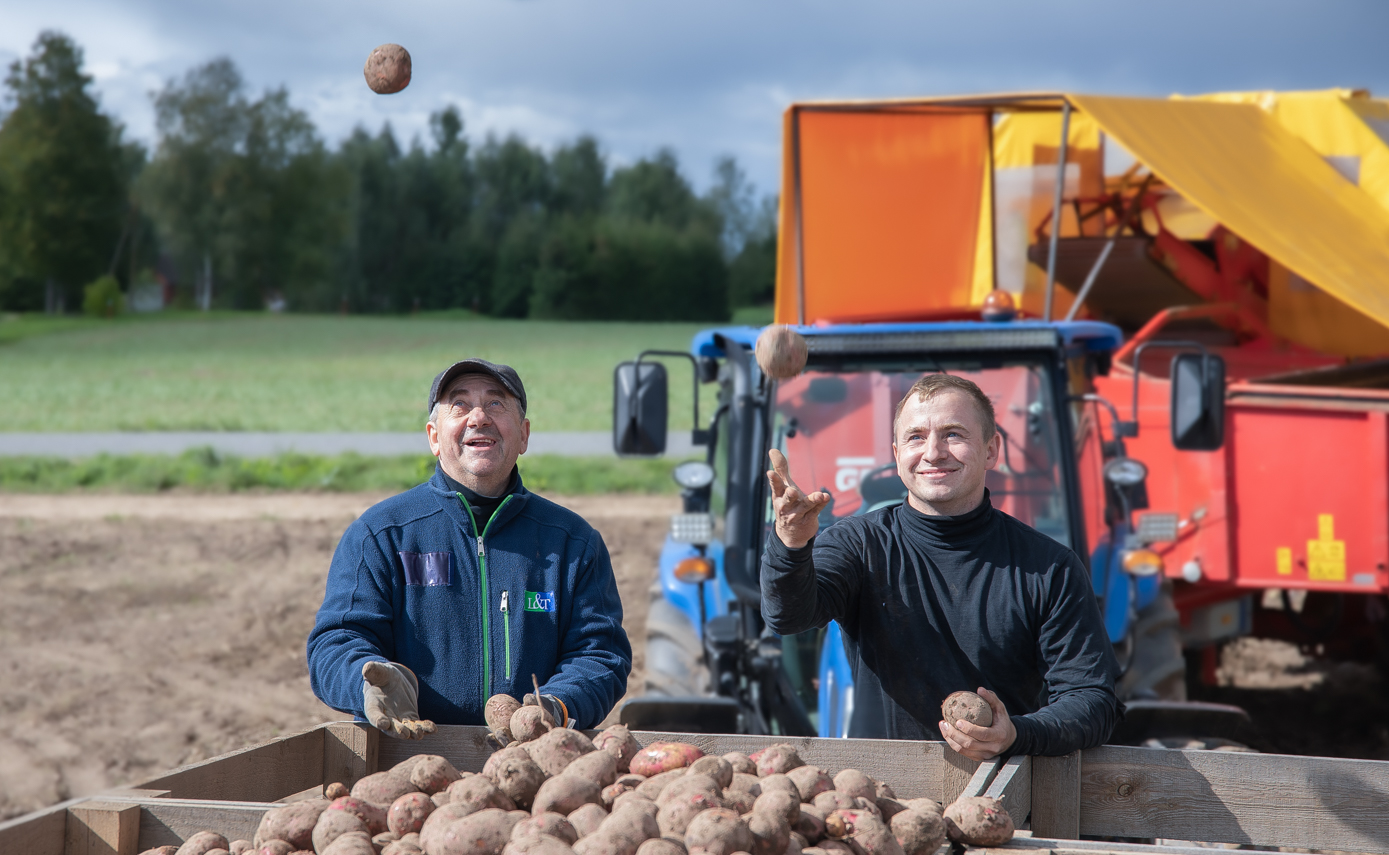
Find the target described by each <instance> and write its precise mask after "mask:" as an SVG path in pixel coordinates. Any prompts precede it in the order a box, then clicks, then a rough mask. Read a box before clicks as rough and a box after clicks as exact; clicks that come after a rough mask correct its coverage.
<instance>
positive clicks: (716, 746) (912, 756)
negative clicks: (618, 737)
mask: <svg viewBox="0 0 1389 855" xmlns="http://www.w3.org/2000/svg"><path fill="white" fill-rule="evenodd" d="M595 732H596V731H588V733H589V735H590V736H591V735H593V733H595ZM632 735H633V736H634V737H636V740H637V742H639V743H641V744H642V745H649V744H651V743H652V742H659V741H679V742H689V743H691V744H694V745H697V746H699V747H700V748H701V749H702V750H703V751H704V752H705V753H706V754H725V753H727V752H729V751H741V752H743V753H744V754H751V753H752V752H754V751H757V750H758V749H761V748H765V747H767V746H768V745H775V744H777V743H781V742H784V743H787V744H789V745H791V746H792V747H793V748H795V749H796V752H797V753H798V754H799V755H800V757H801V759H802V760H804V761H805V762H806V763H809V764H811V765H814V766H819V767H820V768H822V769H825V770H827V771H829V772H831V773H833V772H838V771H839V770H841V769H849V768H853V769H858V770H860V771H861V772H863V773H864V774H866V775H868V776H870V777H872V778H875V779H877V780H880V781H886V782H887V783H888V784H891V785H892V789H893V790H894V791H895V792H896V793H897V796H898V798H903V799H915V798H931V799H936V800H937V801H944V802H945V803H947V804H948V803H949V802H951V801H954V799H955V796H957V795H959V792H960V790H962V789H964V787H965V785H966V784H968V783H969V779H970V778H971V777H972V776H973V775H974V770H975V768H976V767H977V766H978V763H977V762H976V761H974V760H969V759H966V758H964V757H961V756H960V755H959V754H955V752H953V751H949V750H948V749H947V748H946V745H945V743H944V742H908V741H898V740H886V739H818V738H811V737H777V736H737V735H731V734H702V733H658V732H654V731H635V732H634V733H633V734H632ZM495 750H496V746H495V744H494V743H492V742H491V741H490V740H489V739H488V738H487V728H485V727H471V726H464V725H440V727H439V730H438V732H437V733H434V734H431V735H429V736H426V737H424V738H423V739H420V740H409V741H407V740H401V739H393V738H391V737H389V736H387V737H382V739H381V740H380V743H379V748H378V761H379V762H378V766H377V768H378V770H379V769H389V768H391V767H392V766H394V765H395V764H397V763H399V762H400V761H402V760H404V759H405V758H407V757H411V756H413V755H415V754H438V755H440V756H443V757H445V758H447V759H448V761H449V762H450V763H452V764H453V765H454V766H456V767H458V769H460V770H461V771H465V772H480V771H482V765H483V763H485V762H487V758H488V757H489V756H491V754H492V752H493V751H495ZM948 754H953V755H954V759H953V760H948V759H947V755H948ZM947 795H949V798H946V796H947Z"/></svg>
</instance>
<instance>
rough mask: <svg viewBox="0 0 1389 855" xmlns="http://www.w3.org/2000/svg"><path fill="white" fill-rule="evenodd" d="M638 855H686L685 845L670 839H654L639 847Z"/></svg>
mask: <svg viewBox="0 0 1389 855" xmlns="http://www.w3.org/2000/svg"><path fill="white" fill-rule="evenodd" d="M637 855H685V844H683V843H680V842H678V841H676V840H672V839H670V838H668V837H653V838H652V839H650V840H647V841H645V842H643V843H642V845H640V846H638V847H637Z"/></svg>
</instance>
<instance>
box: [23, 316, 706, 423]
mask: <svg viewBox="0 0 1389 855" xmlns="http://www.w3.org/2000/svg"><path fill="white" fill-rule="evenodd" d="M702 326H705V325H699V324H653V323H579V322H546V321H508V320H494V319H490V318H481V317H478V316H474V315H471V314H465V313H457V314H444V315H440V314H432V315H418V316H407V317H402V316H386V317H383V316H363V315H353V316H345V317H340V316H334V315H328V316H323V315H272V314H267V313H244V314H240V313H217V312H214V313H211V314H194V313H163V314H160V315H153V316H126V317H122V318H117V319H114V320H96V319H78V318H62V319H49V318H43V317H33V316H24V317H16V316H5V317H0V402H3V403H4V405H3V406H0V431H62V432H66V431H156V430H179V431H310V432H319V431H322V432H329V431H349V432H357V431H413V430H422V429H423V425H424V419H425V412H424V408H425V398H426V395H427V393H428V391H429V383H430V381H431V380H432V379H433V378H434V375H435V374H436V373H437V372H438V371H440V370H441V369H443V368H444V367H445V366H447V365H448V364H449V363H451V362H453V361H455V360H457V359H461V358H463V357H466V356H481V357H484V358H486V359H490V360H493V361H494V362H505V363H508V364H510V365H513V366H515V368H516V370H517V371H518V372H520V374H521V378H522V380H523V381H524V382H525V384H526V392H527V395H528V397H529V399H530V411H529V414H528V415H529V416H530V420H531V429H532V430H536V431H598V430H608V429H610V428H611V419H612V371H613V366H614V365H616V364H617V363H618V362H620V361H622V360H626V359H631V358H633V357H634V356H636V354H637V353H638V352H639V351H641V350H643V349H665V350H679V351H686V350H688V348H689V345H690V338H691V336H692V335H693V334H694V333H695V332H696V331H697V330H699V329H700V328H701V327H702ZM669 368H670V372H671V373H670V380H671V411H670V425H671V429H672V430H685V429H688V427H689V425H690V415H689V413H690V394H691V392H690V388H691V381H690V370H689V366H688V363H686V362H683V361H680V362H675V361H672V362H670V363H669ZM713 391H714V388H713V387H712V386H705V387H704V390H703V397H704V399H705V401H704V402H705V404H706V407H707V404H708V402H709V401H711V400H712V395H713ZM711 411H712V408H711V407H709V408H707V409H704V412H705V414H706V415H707V413H709V412H711Z"/></svg>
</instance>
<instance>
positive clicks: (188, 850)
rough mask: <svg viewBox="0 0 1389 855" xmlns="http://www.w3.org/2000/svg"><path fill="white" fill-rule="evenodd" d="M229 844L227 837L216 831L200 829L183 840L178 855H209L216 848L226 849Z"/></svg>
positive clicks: (177, 851)
mask: <svg viewBox="0 0 1389 855" xmlns="http://www.w3.org/2000/svg"><path fill="white" fill-rule="evenodd" d="M228 845H229V844H228V841H227V838H225V837H223V836H222V835H220V834H218V833H217V832H215V831H199V832H198V833H197V834H194V835H193V836H192V837H190V838H188V839H187V840H185V841H183V845H182V846H180V847H179V848H178V849H177V850H176V855H207V853H209V852H211V851H212V850H214V849H226V848H227V846H228Z"/></svg>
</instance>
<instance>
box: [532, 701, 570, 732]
mask: <svg viewBox="0 0 1389 855" xmlns="http://www.w3.org/2000/svg"><path fill="white" fill-rule="evenodd" d="M537 698H538V700H537ZM521 705H522V706H526V707H543V708H544V710H545V711H546V712H547V713H549V714H550V718H552V719H554V720H555V727H569V726H571V725H572V724H573V722H571V721H570V719H569V708H568V707H566V706H565V705H564V701H561V700H560V699H559V698H557V697H555V696H554V695H538V696H537V695H534V694H529V693H528V694H527V695H526V697H525V698H524V699H523V700H522V701H521Z"/></svg>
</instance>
